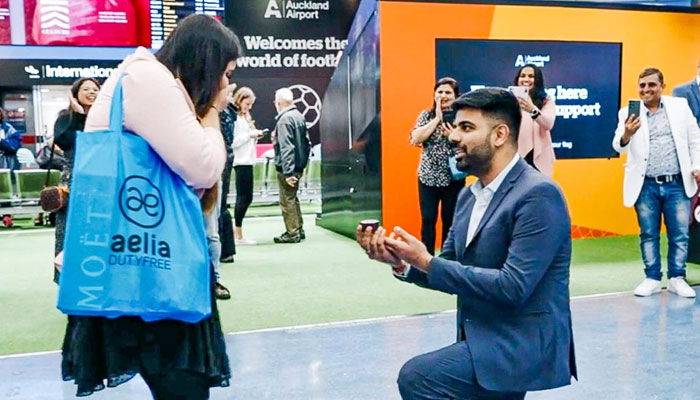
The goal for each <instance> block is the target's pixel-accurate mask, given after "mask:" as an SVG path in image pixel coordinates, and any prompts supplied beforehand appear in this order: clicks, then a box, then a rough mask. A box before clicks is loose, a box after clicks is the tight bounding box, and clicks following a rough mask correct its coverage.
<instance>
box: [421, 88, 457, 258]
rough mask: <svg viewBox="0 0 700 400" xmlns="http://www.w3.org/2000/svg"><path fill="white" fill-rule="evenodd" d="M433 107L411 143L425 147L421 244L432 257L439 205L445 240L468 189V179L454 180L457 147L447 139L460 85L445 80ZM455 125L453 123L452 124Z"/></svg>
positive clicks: (443, 238) (435, 90) (422, 121)
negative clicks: (452, 167) (451, 166)
mask: <svg viewBox="0 0 700 400" xmlns="http://www.w3.org/2000/svg"><path fill="white" fill-rule="evenodd" d="M433 93H434V96H433V107H432V108H431V109H430V110H423V111H422V112H421V113H420V115H418V121H417V122H416V126H415V128H413V131H412V132H411V137H410V141H411V144H412V145H414V146H422V147H423V153H422V154H421V158H420V164H419V165H418V199H419V201H420V212H421V231H420V233H421V241H422V242H423V244H425V247H427V248H428V252H429V253H430V254H433V255H434V254H435V224H436V223H437V215H438V206H441V213H440V214H441V215H440V216H441V219H442V237H441V240H440V242H441V243H442V242H444V241H445V239H446V238H447V232H449V230H450V226H452V218H453V217H454V213H455V205H456V204H457V196H458V195H459V191H460V190H462V188H463V187H464V179H459V180H452V174H451V173H450V169H449V166H448V159H449V157H450V155H451V154H452V150H453V146H452V144H451V143H450V141H449V140H448V139H447V136H448V135H449V134H450V127H449V125H448V124H446V123H445V122H444V121H443V113H444V112H445V111H447V110H450V108H451V106H452V102H453V101H454V100H455V98H457V96H458V95H459V84H458V83H457V81H456V80H454V79H452V78H448V77H446V78H441V79H440V80H438V81H437V83H436V84H435V87H434V88H433ZM450 122H451V121H450Z"/></svg>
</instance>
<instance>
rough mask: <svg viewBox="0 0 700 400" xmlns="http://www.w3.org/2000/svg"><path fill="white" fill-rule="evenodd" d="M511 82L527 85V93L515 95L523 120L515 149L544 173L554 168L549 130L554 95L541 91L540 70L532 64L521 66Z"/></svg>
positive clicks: (552, 125)
mask: <svg viewBox="0 0 700 400" xmlns="http://www.w3.org/2000/svg"><path fill="white" fill-rule="evenodd" d="M513 84H514V85H516V86H525V87H527V88H528V94H529V96H518V102H519V103H520V110H521V112H522V116H523V118H522V122H521V123H520V133H519V135H518V153H520V156H521V157H523V158H524V159H525V161H527V163H528V164H530V165H532V166H533V167H535V169H537V170H538V171H540V172H542V173H543V174H545V175H547V176H550V177H551V176H552V173H553V172H554V170H553V168H552V164H554V149H553V148H552V134H551V130H552V128H553V127H554V120H555V119H556V117H557V111H556V106H555V105H554V99H553V98H551V97H549V96H547V92H545V91H544V78H543V77H542V70H541V69H539V68H538V67H537V66H535V65H532V64H527V65H525V66H523V67H522V68H520V70H519V71H518V73H517V74H516V75H515V79H514V80H513Z"/></svg>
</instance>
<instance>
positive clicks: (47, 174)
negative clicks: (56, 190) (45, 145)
mask: <svg viewBox="0 0 700 400" xmlns="http://www.w3.org/2000/svg"><path fill="white" fill-rule="evenodd" d="M55 149H56V142H55V141H51V155H50V156H49V165H48V168H46V182H44V187H49V181H50V180H51V165H52V164H53V153H54V150H55Z"/></svg>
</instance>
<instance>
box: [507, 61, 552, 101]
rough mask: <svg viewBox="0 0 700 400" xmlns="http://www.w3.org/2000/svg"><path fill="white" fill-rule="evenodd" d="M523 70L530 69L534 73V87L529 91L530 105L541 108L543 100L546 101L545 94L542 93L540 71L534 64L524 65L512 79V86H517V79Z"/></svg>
mask: <svg viewBox="0 0 700 400" xmlns="http://www.w3.org/2000/svg"><path fill="white" fill-rule="evenodd" d="M525 68H532V70H533V71H535V85H534V87H533V88H532V89H530V91H529V94H530V99H531V100H532V103H533V104H535V106H536V107H537V108H542V104H544V101H545V99H547V92H545V91H544V77H543V76H542V70H541V69H540V68H539V67H537V66H536V65H534V64H525V65H523V66H522V67H520V69H519V70H518V73H517V74H515V79H513V85H515V86H518V78H520V73H521V72H523V70H524V69H525Z"/></svg>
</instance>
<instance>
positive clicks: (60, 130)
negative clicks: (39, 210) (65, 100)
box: [49, 78, 100, 283]
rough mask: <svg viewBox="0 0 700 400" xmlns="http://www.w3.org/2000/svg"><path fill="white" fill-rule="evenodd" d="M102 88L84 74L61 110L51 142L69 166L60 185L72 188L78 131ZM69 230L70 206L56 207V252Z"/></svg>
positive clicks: (59, 250)
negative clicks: (67, 214)
mask: <svg viewBox="0 0 700 400" xmlns="http://www.w3.org/2000/svg"><path fill="white" fill-rule="evenodd" d="M99 92H100V83H99V82H97V80H95V79H93V78H81V79H78V80H77V81H75V82H73V86H71V88H70V91H69V93H68V96H69V98H70V101H69V104H68V108H66V109H65V110H61V112H59V113H58V118H56V122H55V123H54V124H53V141H52V142H51V143H49V146H54V145H55V148H54V153H55V154H61V153H62V154H63V156H64V157H65V159H66V166H65V167H64V168H63V171H61V180H60V181H59V186H61V187H64V188H67V189H68V190H70V176H71V170H72V168H73V160H74V159H75V152H74V150H75V138H76V132H79V131H83V130H84V129H85V119H86V117H87V113H88V111H90V108H91V107H92V105H93V104H94V103H95V100H96V99H97V94H98V93H99ZM65 233H66V207H63V208H62V209H60V210H58V211H56V231H55V238H56V240H55V243H54V253H55V254H54V255H58V254H59V253H60V252H61V251H63V239H64V236H65ZM58 275H59V272H58V270H57V269H54V275H53V279H54V282H56V283H58Z"/></svg>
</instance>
